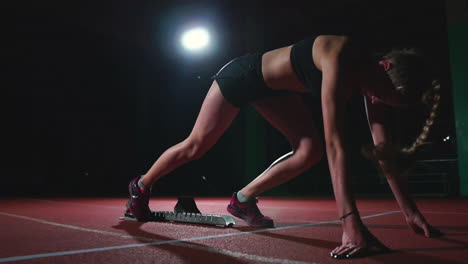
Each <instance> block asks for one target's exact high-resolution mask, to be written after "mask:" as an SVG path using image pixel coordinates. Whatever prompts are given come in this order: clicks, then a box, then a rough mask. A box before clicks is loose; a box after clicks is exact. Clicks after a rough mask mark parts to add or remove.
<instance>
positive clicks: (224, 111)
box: [141, 81, 239, 186]
mask: <svg viewBox="0 0 468 264" xmlns="http://www.w3.org/2000/svg"><path fill="white" fill-rule="evenodd" d="M238 113H239V108H238V107H236V106H234V105H232V104H230V103H229V102H228V101H226V99H225V98H224V97H223V95H222V94H221V91H220V89H219V86H218V83H217V82H216V81H214V82H213V84H212V86H211V88H210V90H209V91H208V94H207V96H206V98H205V100H204V102H203V105H202V107H201V110H200V113H199V114H198V117H197V120H196V122H195V125H194V127H193V130H192V132H191V133H190V135H189V136H188V137H187V139H185V140H184V141H182V142H180V143H179V144H177V145H175V146H173V147H171V148H169V149H168V150H166V151H165V152H164V153H163V154H162V155H161V156H160V157H159V158H158V159H157V160H156V162H155V163H154V164H153V166H152V167H151V168H150V169H149V170H148V172H147V173H146V174H145V175H144V177H143V178H142V179H141V182H142V183H143V184H144V185H145V186H152V185H153V184H154V182H156V181H157V180H158V179H159V178H160V177H162V176H164V175H166V174H168V173H169V172H171V171H173V170H174V169H176V168H177V167H179V166H181V165H183V164H185V163H187V162H189V161H192V160H195V159H198V158H200V157H201V156H203V154H205V153H206V152H207V151H208V150H209V149H210V148H211V147H212V146H213V145H214V144H215V143H216V142H217V141H218V139H219V138H220V137H221V135H223V133H224V131H225V130H226V129H227V128H228V127H229V125H230V124H231V123H232V121H233V120H234V118H235V117H236V116H237V114H238Z"/></svg>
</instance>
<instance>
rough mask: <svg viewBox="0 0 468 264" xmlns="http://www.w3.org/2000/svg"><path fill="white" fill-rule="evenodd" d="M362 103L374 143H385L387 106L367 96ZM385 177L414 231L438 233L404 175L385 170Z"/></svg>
mask: <svg viewBox="0 0 468 264" xmlns="http://www.w3.org/2000/svg"><path fill="white" fill-rule="evenodd" d="M364 104H365V109H366V114H367V120H368V122H369V128H370V131H371V134H372V139H373V141H374V145H375V146H377V145H380V144H385V143H387V142H388V140H389V135H388V133H387V132H386V128H385V127H386V126H387V123H388V114H389V107H388V106H386V105H384V104H383V103H379V102H371V100H370V99H368V98H367V97H364ZM385 178H386V179H387V182H388V184H389V185H390V188H391V190H392V192H393V194H394V196H395V199H396V200H397V202H398V205H399V206H400V209H401V211H402V213H403V214H404V216H405V218H406V221H407V223H408V225H409V226H410V227H411V228H412V229H413V230H414V231H415V232H416V233H422V234H424V235H425V236H427V237H430V236H434V235H438V234H439V233H440V232H439V231H438V230H436V229H434V228H433V227H432V226H430V225H429V224H428V223H427V221H426V220H425V219H424V217H423V216H422V214H421V213H420V212H419V210H418V207H417V206H416V204H415V202H414V200H413V199H412V198H411V195H410V192H409V190H408V184H407V179H406V177H405V175H403V174H401V173H390V172H385Z"/></svg>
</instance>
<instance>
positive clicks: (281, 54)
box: [262, 46, 307, 93]
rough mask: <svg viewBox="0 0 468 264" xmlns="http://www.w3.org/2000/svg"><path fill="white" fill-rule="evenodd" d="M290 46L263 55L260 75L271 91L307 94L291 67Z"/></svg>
mask: <svg viewBox="0 0 468 264" xmlns="http://www.w3.org/2000/svg"><path fill="white" fill-rule="evenodd" d="M291 48H292V46H288V47H284V48H279V49H275V50H272V51H269V52H266V53H265V54H263V57H262V73H263V78H264V79H265V82H266V84H267V85H268V87H270V88H271V89H273V90H291V91H295V92H301V93H304V92H307V89H306V88H305V87H304V86H303V85H302V84H301V82H300V81H299V79H298V78H297V76H296V74H295V73H294V70H293V68H292V65H291V59H290V55H291Z"/></svg>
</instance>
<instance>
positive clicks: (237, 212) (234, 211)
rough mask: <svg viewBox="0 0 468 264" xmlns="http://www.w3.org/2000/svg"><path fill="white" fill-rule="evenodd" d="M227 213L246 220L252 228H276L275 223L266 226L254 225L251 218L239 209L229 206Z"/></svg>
mask: <svg viewBox="0 0 468 264" xmlns="http://www.w3.org/2000/svg"><path fill="white" fill-rule="evenodd" d="M227 211H228V212H229V213H230V214H232V215H233V216H235V217H238V218H240V219H242V220H244V221H245V222H246V223H247V224H249V226H252V227H274V224H273V221H272V222H271V223H270V224H265V225H258V224H255V223H252V222H251V221H250V219H249V217H248V216H247V215H246V214H244V213H242V211H241V210H239V209H237V208H234V207H232V206H231V205H228V206H227Z"/></svg>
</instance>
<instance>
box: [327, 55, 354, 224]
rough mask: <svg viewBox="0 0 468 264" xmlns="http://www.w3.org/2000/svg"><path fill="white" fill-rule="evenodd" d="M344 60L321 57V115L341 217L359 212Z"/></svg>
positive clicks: (335, 57)
mask: <svg viewBox="0 0 468 264" xmlns="http://www.w3.org/2000/svg"><path fill="white" fill-rule="evenodd" d="M340 60H341V58H340V56H339V55H337V54H335V53H333V52H332V53H331V54H327V55H326V56H325V55H324V57H322V58H321V60H320V67H321V69H322V114H323V123H324V132H325V145H326V150H327V157H328V164H329V169H330V174H331V177H332V182H333V190H334V194H335V199H336V203H337V206H338V214H340V216H343V215H346V214H348V213H350V212H354V211H355V210H356V205H355V201H354V197H353V195H352V193H351V186H350V180H351V179H350V175H349V168H348V161H347V152H346V149H345V135H346V130H347V128H346V122H345V120H346V111H345V110H346V96H345V94H346V93H345V91H344V89H345V84H344V70H343V69H342V65H343V64H342V63H341V61H340Z"/></svg>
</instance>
